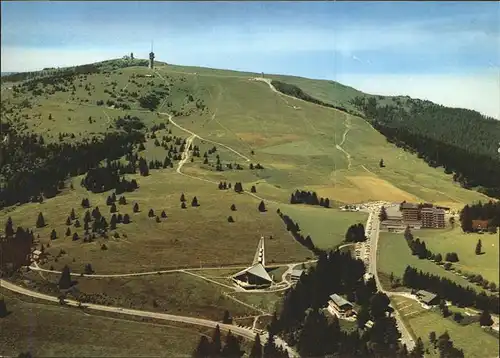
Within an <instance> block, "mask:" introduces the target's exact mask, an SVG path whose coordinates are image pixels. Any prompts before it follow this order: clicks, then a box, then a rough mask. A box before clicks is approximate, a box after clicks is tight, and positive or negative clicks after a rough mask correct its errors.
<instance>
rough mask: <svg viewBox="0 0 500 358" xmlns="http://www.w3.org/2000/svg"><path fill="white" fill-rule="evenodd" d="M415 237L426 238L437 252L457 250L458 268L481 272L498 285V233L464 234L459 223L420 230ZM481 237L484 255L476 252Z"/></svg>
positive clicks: (476, 272) (427, 243)
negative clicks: (452, 225) (453, 226)
mask: <svg viewBox="0 0 500 358" xmlns="http://www.w3.org/2000/svg"><path fill="white" fill-rule="evenodd" d="M414 235H415V237H418V238H420V240H425V243H426V245H427V247H428V248H429V249H430V250H431V251H432V252H435V253H441V255H443V257H444V255H445V253H446V252H452V251H453V252H456V253H457V254H458V258H459V259H460V261H459V262H457V263H454V264H453V266H455V267H456V268H457V269H460V270H462V271H464V272H471V273H475V274H481V275H482V276H483V277H484V278H485V279H487V280H488V281H490V282H495V283H496V284H497V285H498V282H499V281H498V275H499V270H498V265H499V255H500V253H499V247H500V243H499V242H498V235H490V234H483V235H480V234H464V233H463V232H462V230H461V229H460V227H459V225H456V227H455V228H454V229H452V228H451V227H448V228H446V229H444V230H438V231H436V230H419V231H415V232H414ZM479 239H481V242H482V247H483V252H484V254H482V255H476V254H475V248H476V243H477V241H478V240H479Z"/></svg>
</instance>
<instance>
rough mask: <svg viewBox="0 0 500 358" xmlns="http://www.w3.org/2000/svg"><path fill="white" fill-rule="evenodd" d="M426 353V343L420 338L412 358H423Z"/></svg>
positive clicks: (412, 352)
mask: <svg viewBox="0 0 500 358" xmlns="http://www.w3.org/2000/svg"><path fill="white" fill-rule="evenodd" d="M424 353H425V347H424V342H422V338H420V337H418V338H417V341H416V342H415V347H413V349H412V351H411V354H410V356H411V357H412V358H420V357H423V356H424Z"/></svg>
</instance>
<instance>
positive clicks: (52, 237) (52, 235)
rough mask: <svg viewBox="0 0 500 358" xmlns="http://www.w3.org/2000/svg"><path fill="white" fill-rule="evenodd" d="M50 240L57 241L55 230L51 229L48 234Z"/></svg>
mask: <svg viewBox="0 0 500 358" xmlns="http://www.w3.org/2000/svg"><path fill="white" fill-rule="evenodd" d="M50 239H51V240H55V239H57V233H56V230H55V229H52V231H51V232H50Z"/></svg>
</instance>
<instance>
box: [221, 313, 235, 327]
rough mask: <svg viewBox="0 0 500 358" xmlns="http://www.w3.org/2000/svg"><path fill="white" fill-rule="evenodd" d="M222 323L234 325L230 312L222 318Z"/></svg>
mask: <svg viewBox="0 0 500 358" xmlns="http://www.w3.org/2000/svg"><path fill="white" fill-rule="evenodd" d="M222 323H224V324H232V323H233V319H232V318H231V315H230V314H229V311H228V310H225V311H224V317H222Z"/></svg>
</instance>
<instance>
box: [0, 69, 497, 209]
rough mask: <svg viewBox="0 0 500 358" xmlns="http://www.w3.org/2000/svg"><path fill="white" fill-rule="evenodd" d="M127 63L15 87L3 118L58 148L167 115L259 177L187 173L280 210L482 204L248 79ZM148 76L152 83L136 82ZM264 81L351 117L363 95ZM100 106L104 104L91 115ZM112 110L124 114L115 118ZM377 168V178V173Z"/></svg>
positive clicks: (356, 130)
mask: <svg viewBox="0 0 500 358" xmlns="http://www.w3.org/2000/svg"><path fill="white" fill-rule="evenodd" d="M136 61H138V63H137V64H138V65H141V66H135V65H136V64H135V63H125V64H123V63H122V62H121V61H120V60H115V61H106V62H103V63H99V64H95V65H89V66H87V68H86V67H85V66H80V70H81V71H83V72H87V74H85V75H83V74H82V75H74V74H72V75H71V76H73V77H68V78H70V80H67V82H64V83H65V84H64V85H63V86H66V88H67V89H66V90H64V88H62V87H61V86H60V85H57V84H56V85H54V84H50V82H52V81H54V80H53V79H54V78H58V77H51V76H48V77H41V78H39V79H37V80H32V81H29V82H28V84H24V85H22V86H19V84H17V85H16V84H14V90H5V91H4V93H3V101H2V106H3V107H4V108H5V110H4V111H2V113H3V115H5V116H6V118H10V120H11V122H14V123H17V124H18V125H21V124H20V123H22V125H23V126H25V128H26V130H28V131H31V132H33V133H36V134H37V135H38V134H41V135H43V136H44V139H45V140H46V141H49V142H50V141H55V142H57V139H58V135H59V133H72V136H73V135H74V136H75V137H76V138H75V139H73V140H76V141H78V140H80V139H82V138H84V137H86V136H89V135H90V134H91V133H104V132H107V131H110V130H111V129H110V127H111V126H110V123H111V122H112V121H114V120H115V119H116V118H117V117H118V116H124V115H126V114H127V113H130V114H135V115H137V116H140V117H141V118H142V120H143V121H144V122H145V124H146V126H148V127H149V126H151V125H153V124H158V123H161V122H162V121H165V120H166V119H167V116H166V114H165V113H167V112H168V113H172V114H173V115H174V116H175V121H176V123H178V124H179V125H181V126H183V127H184V128H185V129H187V130H189V131H192V132H194V133H196V134H197V135H199V136H200V137H203V138H206V139H210V140H213V141H216V142H220V143H223V144H225V145H227V146H229V147H230V148H232V149H234V150H235V151H237V152H239V153H242V154H244V155H245V156H249V157H251V159H252V161H253V162H260V163H262V164H263V166H264V168H265V169H263V170H259V171H251V172H250V173H248V174H247V173H245V175H242V173H240V172H238V171H236V172H235V171H223V172H218V171H215V170H212V169H213V168H207V167H206V166H204V165H203V164H201V163H196V162H195V163H186V165H185V167H184V168H185V169H184V170H185V171H186V173H191V174H195V173H201V172H203V176H205V177H207V178H211V179H213V180H221V179H227V180H231V179H238V180H242V181H244V182H247V183H249V184H250V183H258V185H259V187H260V188H262V189H260V190H261V191H264V192H265V193H266V197H268V198H269V199H273V200H280V201H283V202H284V201H286V200H287V198H288V196H289V195H290V192H291V190H295V189H296V188H308V189H311V190H316V191H317V192H318V194H321V195H323V196H328V197H330V198H332V199H333V200H335V201H337V202H341V203H350V202H361V201H368V200H378V199H385V200H396V201H397V200H422V201H431V202H436V203H442V204H446V205H454V204H462V203H465V202H471V201H475V200H479V199H483V200H485V199H486V197H485V196H484V195H482V194H480V193H477V192H475V191H471V190H465V189H463V188H461V187H460V185H458V184H456V183H454V181H453V178H452V175H451V173H449V171H448V174H446V173H445V171H444V169H443V168H441V167H437V168H432V167H430V166H429V165H427V164H426V163H425V161H424V160H422V159H420V158H419V157H418V156H417V155H415V154H412V153H410V152H409V151H404V150H402V149H399V148H397V147H396V146H395V145H393V144H390V143H388V142H387V140H386V138H385V137H384V136H383V135H382V134H380V133H379V132H378V131H377V130H375V129H374V128H373V127H372V125H371V123H370V122H369V121H367V120H365V119H363V118H361V117H359V116H354V115H350V114H348V113H346V112H344V111H342V110H336V109H332V108H328V107H324V106H321V105H316V104H312V103H308V102H306V101H302V100H299V99H294V98H292V97H290V96H283V95H281V94H278V93H276V92H274V91H272V89H271V86H270V85H269V84H268V83H265V82H262V81H255V80H253V78H255V77H256V76H257V75H256V74H253V73H243V72H235V71H225V70H214V69H205V68H192V67H184V66H174V65H166V64H159V65H158V66H157V67H156V70H155V72H154V73H151V71H149V70H148V69H147V68H145V67H142V66H143V65H144V63H142V62H140V60H136ZM121 66H124V67H121ZM125 66H126V67H125ZM76 73H78V69H77V70H76ZM150 74H152V75H153V77H151V78H148V77H142V76H149V75H150ZM14 76H16V75H14ZM84 77H85V79H83V78H84ZM269 77H270V79H271V80H273V81H281V82H284V83H289V84H293V85H296V86H299V88H301V89H302V90H303V91H304V92H305V93H308V94H309V95H310V96H312V97H314V98H317V99H319V100H320V101H323V102H326V103H330V104H334V105H335V106H338V107H339V108H340V107H345V108H346V107H349V108H348V110H350V111H352V113H355V111H356V106H355V105H354V104H352V101H353V99H354V98H359V97H360V96H362V95H363V94H362V92H359V91H356V90H355V89H352V88H349V87H346V86H342V85H340V84H336V83H333V82H331V81H319V80H309V79H303V78H296V77H290V76H277V75H271V76H269ZM9 79H11V80H15V79H16V77H13V76H8V77H4V78H2V83H5V81H6V80H9ZM17 83H18V82H17ZM58 86H59V87H61V88H59V87H58ZM163 86H164V87H163ZM3 87H5V84H4V85H3ZM16 88H19V91H21V92H16ZM85 88H87V89H85ZM61 89H63V90H61ZM70 90H72V91H70ZM151 93H153V94H154V95H156V96H158V97H159V98H160V97H161V103H158V104H157V105H158V107H157V109H155V111H156V112H160V113H164V114H157V113H155V112H153V111H151V112H149V113H147V112H146V113H144V112H141V111H144V108H142V107H141V105H140V103H139V101H137V99H138V98H139V97H141V96H146V95H148V94H151ZM162 96H166V97H162ZM163 98H165V99H163ZM99 101H103V102H105V103H103V104H102V105H100V106H99V105H98V103H99ZM121 104H126V106H125V107H123V108H127V109H123V108H119V107H120V105H121ZM129 106H130V109H128V107H129ZM49 116H50V117H51V119H50V120H49V119H48V118H49ZM89 117H92V118H93V119H92V120H91V121H92V123H89V120H88V118H89ZM18 121H19V122H18ZM495 128H496V127H495ZM181 133H182V131H181ZM184 135H185V136H186V133H185V132H184ZM64 140H69V141H71V138H66V139H64ZM197 141H198V139H195V141H194V143H195V144H196V143H197ZM199 144H203V143H199ZM222 150H223V149H222ZM251 153H254V154H251ZM147 154H148V158H147V159H148V160H150V159H159V160H163V157H162V156H164V154H165V153H162V151H161V150H156V149H154V150H153V149H152V150H151V153H150V152H149V151H148V152H147ZM224 155H225V159H226V160H232V159H235V158H236V157H237V156H236V157H235V156H234V153H233V152H231V151H227V153H224ZM381 159H383V160H384V163H385V167H384V168H381V167H380V166H379V161H380V160H381ZM207 169H211V170H207Z"/></svg>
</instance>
